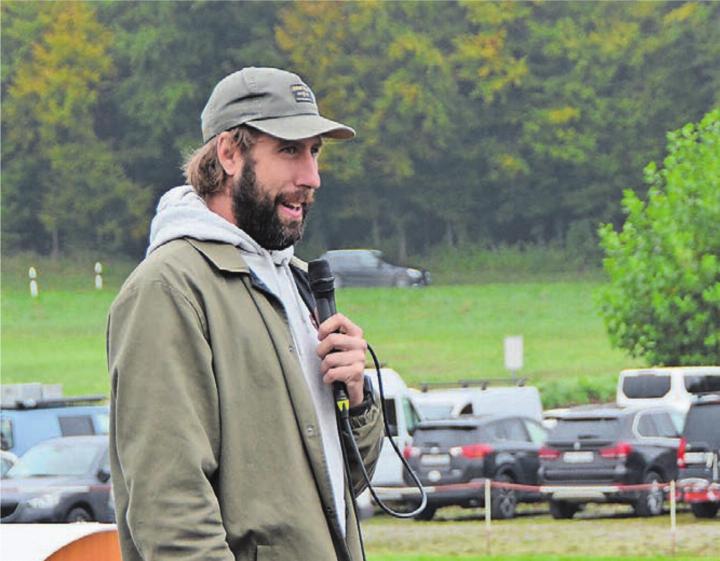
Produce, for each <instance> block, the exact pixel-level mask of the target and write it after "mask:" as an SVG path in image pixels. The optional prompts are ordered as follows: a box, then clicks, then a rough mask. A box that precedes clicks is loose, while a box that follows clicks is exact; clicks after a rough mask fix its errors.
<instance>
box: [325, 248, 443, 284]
mask: <svg viewBox="0 0 720 561" xmlns="http://www.w3.org/2000/svg"><path fill="white" fill-rule="evenodd" d="M320 259H324V260H325V261H327V262H328V263H329V265H330V269H331V270H332V272H333V276H334V277H335V288H339V287H341V286H398V287H406V286H427V285H428V284H430V274H429V273H428V272H427V271H425V270H420V269H413V268H410V267H400V266H398V265H392V264H390V263H387V262H386V261H384V260H383V258H382V252H380V251H378V250H376V249H336V250H332V251H328V252H326V253H323V254H322V255H321V256H320Z"/></svg>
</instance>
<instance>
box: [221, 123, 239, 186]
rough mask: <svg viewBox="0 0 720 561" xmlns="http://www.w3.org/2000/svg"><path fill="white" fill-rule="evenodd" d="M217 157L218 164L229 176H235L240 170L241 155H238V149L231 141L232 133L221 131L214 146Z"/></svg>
mask: <svg viewBox="0 0 720 561" xmlns="http://www.w3.org/2000/svg"><path fill="white" fill-rule="evenodd" d="M215 150H216V151H217V158H218V162H220V165H221V166H222V167H223V169H224V170H225V173H227V174H228V175H229V176H231V177H235V176H237V175H239V174H240V172H241V171H242V165H243V157H242V156H241V155H240V149H239V148H238V146H237V144H236V143H235V142H234V141H233V138H232V133H229V132H227V131H225V132H221V133H220V135H219V136H218V139H217V144H216V147H215Z"/></svg>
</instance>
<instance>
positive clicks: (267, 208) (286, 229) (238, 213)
mask: <svg viewBox="0 0 720 561" xmlns="http://www.w3.org/2000/svg"><path fill="white" fill-rule="evenodd" d="M232 197H233V215H234V217H235V222H236V224H237V226H238V228H240V229H242V230H243V231H244V232H245V233H246V234H248V235H249V236H250V237H251V238H252V239H254V240H255V241H256V242H257V243H258V244H260V246H261V247H263V248H265V249H267V250H277V249H285V248H287V247H290V246H291V245H293V244H294V243H296V242H297V241H299V240H300V239H302V236H303V232H304V231H305V218H306V216H307V213H308V212H309V211H310V207H311V206H312V202H313V201H312V193H310V194H307V193H305V191H302V192H298V193H293V194H288V193H279V194H278V195H276V196H275V197H274V198H271V197H270V196H269V195H268V194H267V193H265V192H264V191H263V189H261V186H260V185H259V184H258V181H257V178H256V176H255V161H254V160H252V159H251V158H247V159H246V160H245V165H243V170H242V173H241V174H240V176H239V177H238V178H237V179H236V180H235V181H234V182H233V193H232ZM284 203H293V204H300V205H301V207H302V218H301V219H300V220H293V221H291V222H288V223H283V222H282V221H281V220H280V215H279V213H278V207H280V206H281V205H283V204H284Z"/></svg>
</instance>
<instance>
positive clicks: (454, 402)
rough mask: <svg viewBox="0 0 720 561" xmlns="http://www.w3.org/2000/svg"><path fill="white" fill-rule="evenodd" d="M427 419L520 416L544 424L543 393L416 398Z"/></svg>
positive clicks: (520, 390) (508, 390) (434, 393)
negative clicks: (541, 399) (467, 416)
mask: <svg viewBox="0 0 720 561" xmlns="http://www.w3.org/2000/svg"><path fill="white" fill-rule="evenodd" d="M413 401H414V402H415V404H416V405H417V409H418V412H419V413H420V416H421V417H422V418H423V419H427V420H436V419H452V418H455V417H459V416H461V415H499V414H508V415H510V414H518V415H524V416H526V417H531V418H533V419H536V420H537V421H541V420H542V414H543V411H542V402H541V401H540V392H538V389H537V388H536V387H534V386H507V387H489V388H470V387H468V388H450V389H445V390H432V389H430V390H427V391H424V392H417V393H414V394H413Z"/></svg>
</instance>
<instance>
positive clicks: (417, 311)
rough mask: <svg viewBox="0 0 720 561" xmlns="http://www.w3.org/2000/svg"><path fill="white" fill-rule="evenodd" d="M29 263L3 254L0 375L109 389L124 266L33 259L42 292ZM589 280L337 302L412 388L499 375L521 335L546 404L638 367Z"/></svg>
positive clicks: (593, 392) (390, 292)
mask: <svg viewBox="0 0 720 561" xmlns="http://www.w3.org/2000/svg"><path fill="white" fill-rule="evenodd" d="M29 264H31V262H30V260H28V259H24V260H23V259H22V258H12V259H8V260H5V262H4V263H3V285H2V371H1V372H2V381H3V383H12V382H31V381H33V382H45V383H62V384H63V385H64V389H65V392H66V393H67V394H69V395H73V394H75V395H77V394H82V393H107V391H108V380H107V375H106V370H105V342H104V334H105V321H106V314H107V310H108V308H109V306H110V303H111V302H112V299H113V297H114V295H115V293H116V292H117V290H118V288H119V286H120V284H121V282H122V279H123V278H124V277H125V276H126V275H127V273H128V272H129V270H130V269H131V265H130V264H127V263H122V262H121V263H117V264H116V263H106V264H105V270H106V275H105V289H104V290H102V291H96V290H94V288H93V275H94V273H93V271H92V266H93V264H94V260H92V259H87V260H86V262H82V263H80V262H79V261H77V260H76V261H72V262H61V263H57V264H53V263H52V262H43V263H42V266H41V267H38V271H39V284H40V297H39V298H38V299H36V300H33V299H31V298H30V296H29V292H28V288H27V266H28V265H29ZM598 286H599V284H598V281H592V280H583V281H577V282H570V281H567V280H563V281H543V282H532V281H526V282H517V281H516V282H513V283H508V284H500V283H488V284H477V285H453V286H431V287H429V288H427V289H408V290H399V289H380V288H374V289H344V290H340V291H338V294H337V301H338V309H339V310H341V311H342V312H344V313H345V314H346V315H348V316H349V317H351V318H352V319H353V320H354V321H355V322H356V323H358V324H359V325H361V326H362V327H363V328H364V330H365V334H366V338H367V339H368V341H369V342H370V344H371V345H372V346H373V348H374V349H375V351H376V352H377V353H378V355H379V357H380V360H381V361H383V362H385V363H387V365H388V366H391V367H392V368H395V369H396V370H397V371H398V372H400V374H401V375H402V376H403V377H404V378H405V379H406V380H407V382H408V383H409V384H410V385H417V384H418V383H419V382H421V381H452V380H458V379H467V378H480V377H483V378H487V377H498V376H506V375H507V373H506V372H505V371H504V365H503V339H504V337H505V336H507V335H523V337H524V342H525V367H524V369H523V371H522V372H521V374H522V375H523V376H527V377H529V378H530V380H531V381H532V382H533V383H536V384H538V385H539V386H540V388H541V391H542V392H543V396H544V400H545V404H546V406H552V405H557V404H560V403H564V402H568V401H576V402H577V401H580V400H582V399H583V397H584V396H586V395H589V396H590V397H591V398H596V399H597V398H602V399H607V398H609V397H611V395H612V392H613V389H614V383H615V379H616V377H617V373H618V371H619V370H620V369H621V368H623V367H626V366H630V365H638V364H640V363H639V362H638V361H636V360H630V359H628V358H627V357H625V356H624V354H623V353H622V352H620V351H617V350H613V349H611V348H610V344H609V342H608V340H607V337H606V334H605V331H604V327H603V325H602V322H601V320H600V318H599V317H598V316H597V313H596V311H595V306H594V303H593V292H594V291H595V289H596V288H597V287H598Z"/></svg>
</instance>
